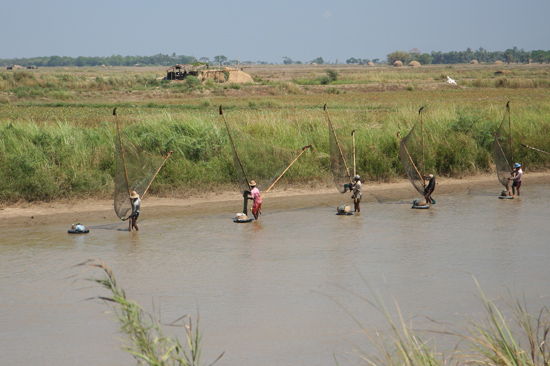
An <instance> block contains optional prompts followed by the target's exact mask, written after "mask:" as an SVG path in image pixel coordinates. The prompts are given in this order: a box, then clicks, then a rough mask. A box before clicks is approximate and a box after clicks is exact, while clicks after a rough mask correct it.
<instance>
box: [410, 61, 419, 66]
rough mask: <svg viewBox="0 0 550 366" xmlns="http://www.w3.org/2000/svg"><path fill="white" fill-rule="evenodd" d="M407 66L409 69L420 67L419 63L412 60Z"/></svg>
mask: <svg viewBox="0 0 550 366" xmlns="http://www.w3.org/2000/svg"><path fill="white" fill-rule="evenodd" d="M409 66H410V67H420V62H418V61H414V60H413V61H411V62H409Z"/></svg>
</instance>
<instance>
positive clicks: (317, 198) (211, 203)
mask: <svg viewBox="0 0 550 366" xmlns="http://www.w3.org/2000/svg"><path fill="white" fill-rule="evenodd" d="M547 183H550V172H544V173H526V174H525V175H524V179H523V187H522V192H523V196H524V197H526V196H528V195H529V185H530V184H547ZM468 188H472V189H475V190H486V191H490V192H492V191H494V192H495V195H498V193H499V192H500V190H501V188H502V186H501V185H500V184H499V183H498V181H497V179H496V176H495V175H494V174H487V175H478V176H473V177H465V178H462V179H455V178H452V179H451V178H438V180H437V186H436V191H435V194H434V198H435V197H437V196H438V195H445V194H456V193H461V192H463V193H464V194H467V192H468ZM373 194H375V195H377V196H381V197H384V198H386V199H396V200H397V199H404V198H410V197H413V196H415V195H418V194H417V193H415V191H414V189H413V188H412V186H411V184H410V183H409V181H408V180H403V181H399V182H395V183H372V182H367V183H364V184H363V196H364V198H363V202H364V203H367V202H377V201H376V198H375V197H374V196H373ZM298 195H299V196H308V197H307V198H308V201H309V202H312V203H315V202H321V201H322V200H324V199H325V198H326V197H327V196H335V195H338V193H337V191H336V189H335V188H333V187H321V188H315V189H312V188H310V187H306V186H302V187H284V188H280V189H279V190H273V191H271V192H269V194H268V195H267V196H266V197H265V198H264V200H265V201H266V203H268V202H269V201H270V200H271V199H274V198H277V197H292V196H298ZM241 201H242V198H241V195H240V194H239V193H238V192H235V191H232V192H229V191H227V192H204V193H198V194H195V195H193V196H191V197H187V198H173V197H168V198H166V197H162V198H161V197H155V196H147V197H146V198H145V199H144V200H143V203H142V212H143V211H146V212H147V213H148V214H149V215H156V214H160V213H162V212H168V211H169V212H177V211H178V210H196V209H197V208H198V207H208V208H209V209H215V208H216V207H220V205H221V203H229V202H235V204H234V207H240V202H241ZM237 202H239V203H237ZM438 202H440V201H438ZM232 206H233V205H232ZM105 219H112V220H113V222H116V221H117V220H118V218H117V217H116V215H115V213H114V211H113V201H112V200H104V199H84V200H71V201H68V200H61V201H55V202H48V203H18V204H15V205H10V206H6V207H4V208H2V209H0V227H10V226H23V225H32V226H36V225H48V224H52V223H57V222H68V223H70V222H83V223H84V222H93V221H101V220H105Z"/></svg>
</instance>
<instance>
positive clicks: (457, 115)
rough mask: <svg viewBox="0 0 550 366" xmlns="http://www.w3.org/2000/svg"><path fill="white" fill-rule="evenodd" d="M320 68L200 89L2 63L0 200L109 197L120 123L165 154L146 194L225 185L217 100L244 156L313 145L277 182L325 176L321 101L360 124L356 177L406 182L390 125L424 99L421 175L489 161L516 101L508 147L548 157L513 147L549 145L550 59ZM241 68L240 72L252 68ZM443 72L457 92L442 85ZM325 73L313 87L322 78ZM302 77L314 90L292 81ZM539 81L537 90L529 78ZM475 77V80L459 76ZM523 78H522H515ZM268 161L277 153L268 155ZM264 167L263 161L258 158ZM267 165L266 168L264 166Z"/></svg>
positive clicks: (523, 158)
mask: <svg viewBox="0 0 550 366" xmlns="http://www.w3.org/2000/svg"><path fill="white" fill-rule="evenodd" d="M331 66H334V67H333V69H330V70H327V69H325V68H315V67H311V66H309V67H305V66H304V67H292V68H285V67H281V68H275V69H273V68H270V67H266V68H259V69H257V70H256V71H254V69H252V71H251V74H252V75H254V76H255V77H256V78H261V79H262V80H268V79H269V82H268V83H267V84H265V85H249V84H245V85H239V87H236V85H237V84H228V85H224V84H212V83H206V84H200V83H198V82H197V81H198V80H195V79H194V78H191V79H189V80H186V81H185V82H179V83H170V82H166V81H163V80H157V79H156V76H157V75H158V74H160V71H159V70H144V71H140V72H138V71H135V70H134V69H132V68H129V69H124V68H121V69H117V70H111V69H99V68H97V69H92V70H89V69H80V68H76V69H70V70H64V69H53V70H45V71H40V72H34V71H37V70H33V72H31V71H21V72H19V71H18V72H13V73H9V72H0V169H2V171H3V172H5V174H3V175H2V176H1V177H0V186H1V187H2V189H1V190H0V198H1V199H2V200H3V201H4V202H15V201H18V200H46V201H47V200H52V199H58V198H65V197H78V196H81V195H82V194H86V195H88V196H98V197H99V196H109V195H111V194H112V191H113V175H114V136H115V124H114V120H113V117H112V110H113V108H114V107H118V111H119V119H120V122H121V125H122V128H123V129H124V130H125V131H126V130H127V131H126V133H127V134H129V135H131V136H132V140H133V141H134V142H135V143H136V144H139V145H141V146H145V147H146V149H147V152H148V153H150V154H154V155H158V154H164V153H165V152H166V151H168V150H173V151H174V155H173V156H172V157H171V158H170V159H169V160H168V162H167V164H166V166H165V167H164V168H163V169H162V170H161V172H160V174H159V176H158V177H157V179H156V180H155V182H154V184H153V185H152V186H151V190H150V192H151V193H154V194H159V195H164V194H170V195H173V194H177V195H185V194H186V192H189V191H190V190H193V189H196V188H198V187H204V185H205V184H208V185H209V186H211V187H212V188H216V187H218V188H219V187H233V186H234V184H235V180H236V174H235V170H234V167H233V161H232V159H233V158H232V151H231V147H230V144H229V141H228V137H227V132H226V131H225V126H224V124H223V120H222V119H221V117H220V116H219V114H218V113H217V109H218V106H219V105H223V108H224V111H225V114H226V117H227V119H228V122H229V123H230V125H231V126H232V129H234V130H235V134H236V135H237V142H239V141H240V142H241V145H242V146H240V147H239V149H242V151H240V152H239V153H240V154H242V155H243V156H248V157H249V160H250V161H252V160H253V157H254V155H255V154H256V153H257V152H258V151H259V149H262V147H264V146H269V147H273V148H274V149H273V151H276V150H277V149H279V150H290V151H295V152H296V154H297V153H298V152H299V150H300V148H301V147H303V146H305V145H308V144H312V145H313V148H312V149H311V151H308V152H307V153H306V154H304V155H303V156H302V157H301V158H300V160H299V161H298V162H297V164H296V165H295V166H293V167H292V169H290V170H289V172H288V173H287V174H286V175H285V178H284V179H283V181H282V182H284V183H287V184H301V185H306V184H311V183H315V182H319V183H323V184H327V183H329V182H331V180H332V179H331V175H330V169H329V165H328V164H329V159H328V153H329V149H328V128H327V122H326V119H325V115H324V113H323V110H322V108H323V105H324V104H325V103H326V104H327V105H328V108H329V111H330V114H331V118H332V121H333V124H334V126H335V128H336V130H337V132H338V133H339V134H341V135H342V136H347V135H349V133H350V132H351V131H352V130H356V145H357V164H358V167H357V170H358V172H359V173H360V174H361V176H362V177H363V180H364V181H376V182H391V181H394V180H396V179H400V178H402V177H403V174H404V172H403V169H402V167H401V163H400V160H399V153H398V142H397V138H396V137H395V135H396V133H397V132H398V131H400V132H401V135H402V136H405V135H406V134H407V133H408V132H409V131H410V129H411V128H412V126H413V125H414V123H416V121H417V118H418V113H417V111H418V109H419V108H420V107H421V106H425V107H426V108H425V109H424V125H425V142H426V151H427V156H426V164H427V167H426V168H427V170H429V171H430V172H433V173H434V174H436V175H443V176H447V177H462V176H466V175H475V174H479V173H486V172H491V171H492V170H493V164H494V162H493V160H494V158H493V147H492V133H493V132H494V131H496V129H497V127H498V125H499V124H500V122H501V120H502V117H503V115H504V112H505V105H506V102H507V101H508V100H511V113H512V125H513V140H514V156H515V160H517V161H519V162H522V165H523V166H524V167H525V168H526V169H525V171H526V174H528V173H529V172H532V171H536V170H543V169H547V168H548V167H549V159H548V158H547V157H546V156H545V155H542V154H539V153H537V152H536V151H533V150H529V149H524V148H522V147H521V143H525V144H528V145H530V146H534V147H537V148H540V149H542V150H546V151H549V150H550V140H548V139H547V138H546V136H548V133H549V132H550V99H549V98H548V97H547V96H546V94H545V90H546V89H544V88H545V86H544V85H546V84H547V83H548V82H549V81H550V67H543V66H515V67H512V66H505V67H502V68H500V69H505V68H509V69H510V70H511V71H512V72H511V73H510V74H509V75H507V76H506V77H505V79H506V80H508V81H507V83H508V84H506V85H504V87H502V86H498V85H495V83H497V84H498V83H500V81H499V80H502V78H503V77H498V78H495V77H494V75H493V74H494V72H495V70H498V68H496V67H493V66H485V67H480V66H477V67H470V66H463V67H459V66H457V67H453V69H445V68H443V67H429V68H415V69H412V68H403V69H395V68H391V67H375V68H369V67H357V66H356V67H347V66H339V65H331ZM247 71H248V70H247ZM448 72H452V76H453V77H454V78H456V79H457V80H458V81H459V82H460V83H459V85H461V87H459V88H456V87H449V86H447V85H446V84H445V83H444V80H445V78H446V75H447V73H448ZM321 77H323V78H328V79H330V82H329V83H328V84H327V85H320V83H319V78H321ZM300 79H304V80H305V79H307V80H310V81H311V83H310V84H311V85H306V86H303V85H299V84H297V83H296V82H295V81H293V80H300ZM532 80H536V85H535V84H533V83H532V82H531V81H532ZM478 81H479V82H480V85H479V86H478V87H476V86H468V83H477V82H478ZM514 83H519V84H518V85H519V86H518V87H513V84H514ZM263 156H264V159H267V160H266V161H270V162H271V161H272V162H273V164H274V165H277V162H278V161H279V160H280V159H279V158H278V156H277V155H276V154H275V153H273V154H272V155H269V154H268V155H266V154H264V155H263ZM255 165H257V164H254V163H249V164H248V166H247V169H249V170H250V174H249V175H250V176H251V177H253V178H251V179H255V180H258V181H261V180H262V179H266V178H268V177H266V176H265V175H266V174H267V172H265V169H264V170H262V169H257V168H256V167H255ZM262 165H265V164H264V163H262ZM262 172H263V173H262Z"/></svg>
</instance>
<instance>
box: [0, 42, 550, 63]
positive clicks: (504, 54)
mask: <svg viewBox="0 0 550 366" xmlns="http://www.w3.org/2000/svg"><path fill="white" fill-rule="evenodd" d="M398 60H399V61H401V62H403V64H405V65H406V64H408V63H409V62H411V61H418V62H420V64H422V65H429V64H464V63H470V62H471V61H472V60H477V61H478V62H485V63H492V62H495V61H498V60H500V61H502V62H506V63H528V62H529V61H531V62H536V63H550V51H543V50H534V51H525V50H523V49H521V50H520V49H518V48H517V47H513V48H510V49H507V50H506V51H495V52H489V51H487V50H485V49H483V48H482V47H480V48H479V49H478V50H476V51H473V50H472V49H470V48H468V49H467V50H466V51H451V52H441V51H432V52H431V53H421V52H420V51H419V50H417V49H412V50H411V51H409V52H406V51H395V52H392V53H390V54H388V55H387V59H386V61H385V62H387V63H388V64H390V65H392V64H393V63H394V62H395V61H398ZM198 61H200V62H205V63H209V64H211V65H213V66H216V65H239V64H248V65H253V64H258V65H265V64H269V62H266V61H255V62H254V61H242V62H241V61H239V60H229V59H228V58H227V57H226V56H223V55H217V56H214V57H213V58H212V60H211V59H210V58H208V57H201V58H200V59H198V60H197V58H195V57H193V56H185V55H180V56H178V55H176V54H175V53H173V54H172V55H163V54H161V53H159V54H158V55H154V56H121V55H113V56H108V57H85V56H79V57H68V56H45V57H31V58H15V59H0V65H4V66H12V65H20V66H24V67H27V66H36V67H48V66H51V67H55V66H57V67H58V66H80V67H82V66H102V65H105V66H136V65H139V66H171V65H176V64H191V63H195V62H198ZM369 62H372V63H373V64H381V63H383V62H384V61H381V60H380V59H377V58H375V59H372V60H370V59H362V58H355V57H350V58H349V59H347V60H346V63H347V64H358V65H365V64H368V63H369ZM307 63H308V64H313V63H315V64H318V65H322V64H330V62H326V61H325V60H323V58H322V57H317V58H316V59H313V60H311V61H308V62H307ZM336 63H337V61H336ZM283 64H285V65H290V64H302V62H301V61H294V60H292V59H291V58H290V57H283Z"/></svg>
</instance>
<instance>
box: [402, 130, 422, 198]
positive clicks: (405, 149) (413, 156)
mask: <svg viewBox="0 0 550 366" xmlns="http://www.w3.org/2000/svg"><path fill="white" fill-rule="evenodd" d="M399 155H400V156H401V164H403V169H405V173H407V177H408V178H409V180H410V181H411V183H412V185H413V186H414V188H415V189H416V190H417V191H418V193H420V194H421V195H424V188H425V184H424V179H423V178H422V174H424V173H423V172H422V171H421V170H419V167H421V166H422V165H423V164H424V163H423V161H424V157H423V156H424V154H423V151H422V129H421V126H420V121H419V122H417V123H416V124H415V125H414V127H413V128H412V130H411V132H409V134H408V135H407V136H405V138H403V139H402V140H401V142H400V143H399ZM419 164H420V165H419Z"/></svg>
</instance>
